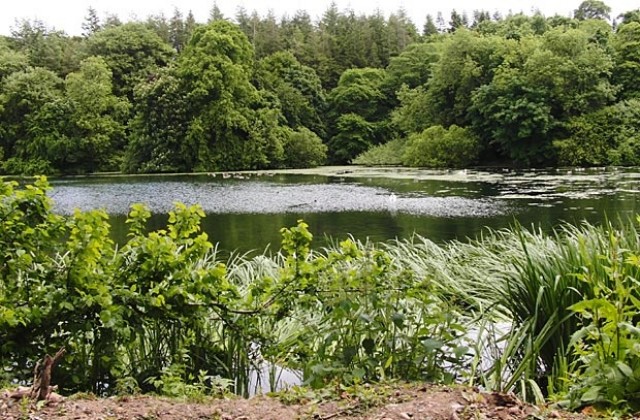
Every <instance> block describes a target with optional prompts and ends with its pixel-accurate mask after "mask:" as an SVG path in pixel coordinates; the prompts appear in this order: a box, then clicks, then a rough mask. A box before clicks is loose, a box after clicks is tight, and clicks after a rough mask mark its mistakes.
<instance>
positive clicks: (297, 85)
mask: <svg viewBox="0 0 640 420" xmlns="http://www.w3.org/2000/svg"><path fill="white" fill-rule="evenodd" d="M256 78H257V82H258V86H259V87H260V88H261V89H263V90H266V91H268V92H271V93H274V94H275V95H276V96H277V98H278V102H279V104H278V105H279V108H280V110H281V111H282V114H283V116H284V118H285V119H286V125H288V126H289V127H292V128H298V127H306V128H308V129H310V130H311V131H313V132H315V133H316V134H317V135H319V136H321V137H323V136H324V135H325V131H326V127H325V122H324V117H323V116H324V113H325V111H326V107H327V104H326V99H325V94H324V90H323V89H322V84H321V82H320V79H319V78H318V76H317V74H316V72H315V71H314V70H313V69H312V68H311V67H307V66H304V65H302V64H300V62H299V61H298V60H297V59H296V58H295V56H294V55H293V54H291V53H289V52H278V53H275V54H273V55H271V56H269V57H266V58H264V59H262V60H260V62H259V63H258V69H257V75H256Z"/></svg>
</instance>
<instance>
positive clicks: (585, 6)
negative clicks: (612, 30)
mask: <svg viewBox="0 0 640 420" xmlns="http://www.w3.org/2000/svg"><path fill="white" fill-rule="evenodd" d="M610 13H611V7H609V6H607V5H606V4H605V3H604V2H603V1H601V0H584V1H583V2H582V3H580V6H578V8H577V9H576V10H574V12H573V17H574V18H576V19H578V20H585V19H603V20H609V14H610Z"/></svg>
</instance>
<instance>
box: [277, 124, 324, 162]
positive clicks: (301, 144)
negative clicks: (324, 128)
mask: <svg viewBox="0 0 640 420" xmlns="http://www.w3.org/2000/svg"><path fill="white" fill-rule="evenodd" d="M284 150H285V152H284V154H285V158H284V164H285V165H286V167H288V168H309V167H314V166H319V165H322V164H323V163H324V162H325V160H326V159H327V146H326V145H325V144H323V143H322V140H321V139H320V137H318V136H317V135H316V133H314V132H313V131H311V130H309V129H307V128H304V127H301V128H299V129H298V130H296V131H293V132H291V134H290V135H289V137H288V138H287V139H286V140H285V144H284Z"/></svg>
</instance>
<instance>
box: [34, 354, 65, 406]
mask: <svg viewBox="0 0 640 420" xmlns="http://www.w3.org/2000/svg"><path fill="white" fill-rule="evenodd" d="M65 352H66V350H65V348H64V347H62V348H61V349H60V350H58V352H57V353H56V354H55V355H54V356H53V357H51V356H49V355H48V354H47V355H45V356H44V358H43V360H42V363H40V361H38V363H36V367H35V368H34V369H33V384H32V385H31V392H30V394H29V398H30V399H31V400H32V401H43V400H49V399H50V397H51V393H52V392H53V390H54V387H52V386H51V370H52V369H53V367H54V366H55V365H56V363H58V361H60V359H62V357H63V356H64V354H65Z"/></svg>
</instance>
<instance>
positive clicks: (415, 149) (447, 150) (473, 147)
mask: <svg viewBox="0 0 640 420" xmlns="http://www.w3.org/2000/svg"><path fill="white" fill-rule="evenodd" d="M479 153H480V143H479V140H478V138H477V137H476V136H474V135H473V134H471V132H470V131H469V130H467V129H465V128H461V127H458V126H457V125H452V126H451V127H449V129H446V128H444V127H442V126H440V125H436V126H433V127H430V128H427V129H426V130H424V131H423V132H422V133H418V134H413V135H411V136H409V139H408V141H407V146H406V149H405V152H404V155H403V163H404V164H405V165H407V166H424V167H430V168H463V167H467V166H469V165H472V164H474V163H475V162H477V160H478V155H479Z"/></svg>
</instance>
